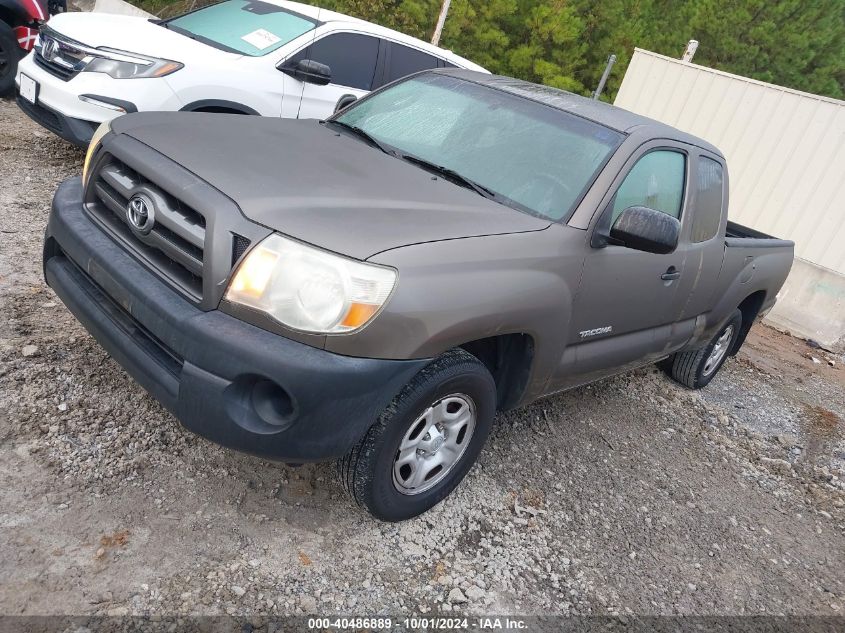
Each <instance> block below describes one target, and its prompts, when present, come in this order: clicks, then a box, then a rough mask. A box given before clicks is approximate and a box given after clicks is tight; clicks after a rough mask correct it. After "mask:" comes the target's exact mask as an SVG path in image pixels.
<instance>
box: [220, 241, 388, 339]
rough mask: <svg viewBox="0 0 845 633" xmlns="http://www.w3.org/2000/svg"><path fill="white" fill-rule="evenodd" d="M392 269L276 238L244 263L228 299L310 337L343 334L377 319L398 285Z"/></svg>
mask: <svg viewBox="0 0 845 633" xmlns="http://www.w3.org/2000/svg"><path fill="white" fill-rule="evenodd" d="M396 277H397V275H396V271H395V270H393V269H392V268H385V267H383V266H376V265H374V264H365V263H363V262H359V261H357V260H353V259H348V258H346V257H342V256H340V255H335V254H333V253H328V252H326V251H322V250H319V249H317V248H314V247H312V246H306V245H305V244H301V243H299V242H295V241H293V240H291V239H288V238H285V237H282V236H281V235H277V234H273V235H270V236H269V237H267V238H266V239H265V240H264V241H263V242H261V243H260V244H258V245H257V246H256V247H255V248H253V249H252V250H251V251H250V253H249V254H248V255H247V256H246V258H244V260H243V261H242V262H241V265H240V266H239V267H238V270H237V272H236V273H235V276H234V277H233V278H232V281H231V282H230V284H229V288H228V290H227V291H226V299H227V300H228V301H231V302H233V303H238V304H241V305H244V306H248V307H250V308H254V309H256V310H260V311H262V312H264V313H266V314H267V315H269V316H270V317H271V318H273V319H275V320H276V321H278V322H279V323H281V324H283V325H285V326H287V327H290V328H293V329H296V330H302V331H305V332H315V333H320V334H341V333H344V332H352V331H354V330H357V329H360V328H362V327H364V326H365V325H366V324H367V323H369V322H370V321H372V320H373V318H375V316H376V314H378V312H379V310H380V309H381V308H382V307H383V306H384V304H385V303H386V302H387V300H388V298H389V297H390V294H391V292H393V287H394V286H395V285H396Z"/></svg>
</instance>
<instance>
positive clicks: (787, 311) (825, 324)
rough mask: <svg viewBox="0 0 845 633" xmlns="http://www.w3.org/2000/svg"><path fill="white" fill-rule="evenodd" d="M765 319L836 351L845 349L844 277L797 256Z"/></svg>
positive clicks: (773, 324) (780, 327)
mask: <svg viewBox="0 0 845 633" xmlns="http://www.w3.org/2000/svg"><path fill="white" fill-rule="evenodd" d="M764 320H765V321H766V322H767V323H769V324H770V325H772V326H774V327H776V328H778V329H780V330H786V331H787V332H789V333H790V334H794V335H796V336H800V337H802V338H812V339H814V340H816V341H818V342H819V343H821V345H822V346H823V347H825V348H827V349H829V350H832V351H834V352H843V351H845V335H843V332H845V276H843V275H840V274H838V273H835V272H833V271H832V270H828V269H827V268H822V267H821V266H817V265H816V264H812V263H810V262H808V261H806V260H804V259H798V258H797V257H796V258H795V263H794V264H793V265H792V272H790V273H789V278H788V279H787V280H786V283H785V284H784V286H783V289H782V290H781V291H780V298H779V299H778V302H777V304H776V305H775V307H774V309H773V310H772V311H771V312H770V313H769V314H768V315H767V316H766V318H765V319H764Z"/></svg>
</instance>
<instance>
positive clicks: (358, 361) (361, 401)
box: [44, 178, 429, 462]
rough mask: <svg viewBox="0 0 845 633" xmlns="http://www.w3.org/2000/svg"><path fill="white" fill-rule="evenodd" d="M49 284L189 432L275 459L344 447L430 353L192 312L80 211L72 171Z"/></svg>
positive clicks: (57, 222) (312, 456) (48, 260)
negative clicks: (328, 344) (376, 353)
mask: <svg viewBox="0 0 845 633" xmlns="http://www.w3.org/2000/svg"><path fill="white" fill-rule="evenodd" d="M44 274H45V277H46V279H47V283H48V284H49V285H50V287H51V288H53V290H55V292H56V294H57V295H58V296H59V298H61V300H62V301H63V302H64V303H65V305H66V306H67V307H68V308H69V309H70V311H71V312H72V313H73V314H74V315H75V316H76V318H77V319H79V321H80V322H81V323H82V324H83V325H84V326H85V328H86V329H87V330H88V331H89V332H90V333H91V334H92V335H93V336H94V338H95V339H97V341H98V342H99V343H100V344H101V345H102V346H103V347H104V348H105V349H106V351H107V352H108V353H109V354H110V355H111V356H112V357H113V358H114V359H115V360H116V361H117V362H118V363H120V364H121V365H122V366H123V367H124V368H125V369H126V371H127V372H128V373H129V374H130V375H131V376H132V377H133V378H135V380H137V381H138V383H140V384H141V385H142V386H143V387H144V388H145V389H146V390H147V391H148V392H149V393H150V394H152V395H153V396H154V397H155V398H156V399H157V400H158V401H159V402H161V403H162V404H163V405H164V406H165V407H166V408H167V409H168V410H169V411H170V412H171V413H173V415H175V416H176V417H177V418H178V419H179V421H180V422H181V423H182V424H183V425H184V426H185V427H187V428H188V429H190V430H191V431H194V432H196V433H198V434H199V435H202V436H204V437H206V438H208V439H210V440H212V441H214V442H216V443H218V444H222V445H224V446H228V447H231V448H235V449H238V450H241V451H245V452H249V453H253V454H256V455H260V456H262V457H267V458H271V459H278V460H282V461H291V462H304V461H322V460H329V459H334V458H337V457H340V456H342V455H344V454H345V453H346V452H347V451H348V450H349V449H350V448H352V446H354V444H355V443H356V442H357V441H358V440H359V439H360V438H361V437H363V435H364V433H365V432H366V431H367V429H368V428H369V427H370V425H371V424H372V423H373V422H374V421H375V420H376V418H377V417H378V415H379V414H380V413H381V411H382V410H384V408H385V407H387V405H388V404H389V403H390V401H391V400H392V399H393V398H394V397H395V395H396V394H397V393H399V391H400V390H401V389H402V387H403V386H404V385H405V384H407V383H408V381H409V380H410V379H411V378H412V377H413V376H414V374H416V373H417V372H418V371H419V370H420V369H421V368H422V367H423V366H425V365H426V364H427V363H428V362H429V361H428V360H426V359H420V360H408V361H404V360H378V359H368V358H353V357H348V356H340V355H337V354H333V353H330V352H327V351H325V350H321V349H317V348H315V347H311V346H309V345H305V344H303V343H299V342H296V341H292V340H290V339H287V338H284V337H282V336H279V335H276V334H273V333H271V332H268V331H266V330H262V329H260V328H257V327H255V326H253V325H250V324H248V323H245V322H243V321H240V320H238V319H236V318H234V317H232V316H229V315H227V314H224V313H223V312H220V311H219V310H211V311H208V312H205V311H202V310H200V309H199V308H197V307H196V306H195V305H193V304H192V303H190V302H189V301H188V300H187V299H185V298H183V297H182V296H181V295H179V294H177V293H176V292H175V291H174V290H172V289H171V288H170V287H169V286H167V285H166V284H165V283H163V282H162V281H161V280H160V279H158V278H157V277H156V276H155V275H154V274H153V273H152V272H150V271H149V270H148V269H147V268H146V267H144V266H143V265H142V264H141V263H140V262H139V261H138V260H136V259H135V258H134V257H132V256H131V255H130V254H129V253H127V252H126V251H125V250H124V249H123V248H122V247H120V246H119V245H118V244H117V243H116V242H115V241H114V240H112V239H111V238H110V237H109V236H108V235H107V234H106V233H104V232H103V231H102V230H101V229H100V228H99V227H98V226H97V225H96V224H94V222H93V221H92V220H91V219H90V218H89V216H88V215H87V213H86V212H85V210H84V209H83V206H82V185H81V181H80V179H79V178H74V179H71V180H68V181H66V182H64V183H62V185H61V186H60V187H59V189H58V191H57V192H56V195H55V197H54V199H53V208H52V211H51V213H50V220H49V223H48V226H47V233H46V236H45V243H44Z"/></svg>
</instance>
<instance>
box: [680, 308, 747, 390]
mask: <svg viewBox="0 0 845 633" xmlns="http://www.w3.org/2000/svg"><path fill="white" fill-rule="evenodd" d="M741 327H742V312H740V311H739V310H735V311H734V313H733V314H732V315H731V318H730V319H729V320H728V322H727V323H726V324H725V325H724V326H723V327H722V329H721V330H719V333H718V334H716V336H714V337H713V340H712V341H710V342H709V343H708V344H707V345H706V346H705V347H703V348H701V349H698V350H690V351H687V352H679V353H677V354H675V356H674V357H673V358H672V365H671V368H670V374H671V375H672V378H674V379H675V380H677V381H678V382H679V383H681V384H683V385H686V386H687V387H689V388H690V389H701V388H702V387H705V386H706V385H707V384H708V383H709V382H710V381H711V380H713V378H714V377H715V376H716V374H717V373H718V372H719V370H720V369H721V368H722V365H724V364H725V361H726V360H727V359H728V355H729V354H730V351H731V349H733V346H734V344H735V343H736V339H737V338H738V337H739V331H740V328H741Z"/></svg>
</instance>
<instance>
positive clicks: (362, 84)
mask: <svg viewBox="0 0 845 633" xmlns="http://www.w3.org/2000/svg"><path fill="white" fill-rule="evenodd" d="M378 48H379V40H378V39H377V38H375V37H370V36H369V35H360V34H358V33H333V34H331V35H327V36H326V37H324V38H323V39H321V40H317V41H316V42H314V43H313V44H311V46H309V47H308V48H306V49H305V50H304V51H301V52H299V53H297V54H296V55H294V56H293V57H291V58H290V60H289V61H287V62H286V63H285V66H291V65H294V64H296V63H297V62H299V61H300V60H302V59H310V60H313V61H315V62H320V63H321V64H325V65H326V66H328V67H329V68H331V71H332V81H331V83H332V84H335V85H338V86H346V87H348V88H356V89H358V90H372V89H373V80H374V78H375V74H376V64H377V62H378Z"/></svg>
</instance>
